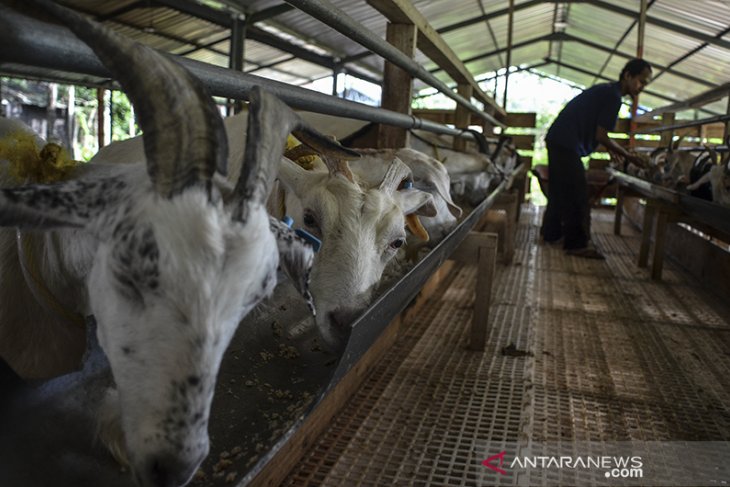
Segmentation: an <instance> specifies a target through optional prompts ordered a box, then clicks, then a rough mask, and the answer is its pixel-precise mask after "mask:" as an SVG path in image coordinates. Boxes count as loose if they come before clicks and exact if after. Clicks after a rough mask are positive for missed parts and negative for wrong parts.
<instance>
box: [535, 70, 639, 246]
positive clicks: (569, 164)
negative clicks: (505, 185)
mask: <svg viewBox="0 0 730 487" xmlns="http://www.w3.org/2000/svg"><path fill="white" fill-rule="evenodd" d="M650 79H651V66H650V65H649V63H647V62H646V61H644V60H643V59H632V60H631V61H629V62H628V63H626V66H624V68H623V70H622V71H621V75H620V76H619V80H618V81H617V82H614V83H603V84H599V85H595V86H593V87H591V88H588V89H587V90H585V91H584V92H583V93H581V94H580V95H578V96H576V97H575V98H573V99H572V100H570V101H569V102H568V104H567V105H565V107H564V108H563V110H562V111H561V112H560V114H558V117H557V118H556V119H555V121H554V122H553V124H552V125H551V126H550V129H549V130H548V132H547V135H546V136H545V143H546V145H547V150H548V173H549V178H550V184H549V185H548V204H547V208H546V209H545V216H544V218H543V224H542V229H541V232H542V237H543V239H544V240H545V242H558V241H559V240H560V239H564V240H563V248H564V249H565V251H566V253H567V254H570V255H576V256H579V257H587V258H593V259H603V258H604V257H603V255H602V254H601V253H600V252H599V251H598V250H597V249H596V248H595V247H594V246H592V245H590V207H589V202H588V185H587V183H586V175H585V168H584V167H583V162H582V161H581V157H583V156H587V155H589V154H590V153H591V152H593V151H594V150H595V149H596V147H597V146H598V144H599V143H600V144H603V146H604V147H605V148H606V149H608V152H610V153H611V155H612V156H613V157H614V158H616V159H618V160H622V159H628V160H630V161H634V162H639V163H640V161H639V160H638V158H637V156H636V155H634V154H631V153H629V152H628V151H627V150H626V149H624V148H623V147H621V146H620V145H619V144H617V143H616V142H615V141H613V140H611V139H610V138H609V137H608V132H609V131H611V130H613V128H614V126H615V125H616V120H617V117H618V111H619V108H621V97H623V96H624V95H631V96H632V97H634V96H637V95H638V94H639V93H640V92H641V91H642V90H643V89H644V87H645V86H646V85H647V84H648V83H649V80H650Z"/></svg>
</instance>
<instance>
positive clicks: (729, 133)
mask: <svg viewBox="0 0 730 487" xmlns="http://www.w3.org/2000/svg"><path fill="white" fill-rule="evenodd" d="M726 112H727V114H728V115H730V94H728V97H727V110H726ZM728 137H730V120H727V121H726V122H725V130H724V131H723V134H722V141H723V143H724V144H727V145H730V142H728Z"/></svg>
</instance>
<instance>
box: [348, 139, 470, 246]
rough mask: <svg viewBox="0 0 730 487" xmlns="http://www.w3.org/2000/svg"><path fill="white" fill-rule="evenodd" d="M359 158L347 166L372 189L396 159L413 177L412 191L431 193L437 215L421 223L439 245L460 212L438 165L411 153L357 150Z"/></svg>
mask: <svg viewBox="0 0 730 487" xmlns="http://www.w3.org/2000/svg"><path fill="white" fill-rule="evenodd" d="M357 152H359V153H360V154H361V156H362V157H361V158H360V159H357V160H355V161H351V162H350V163H349V165H350V168H351V169H352V170H353V172H354V173H355V174H357V176H358V178H359V179H360V180H362V181H367V182H368V184H370V185H374V184H376V183H377V182H379V181H382V179H383V177H384V175H385V171H386V170H387V165H388V164H389V163H390V161H392V160H394V159H396V158H398V159H400V160H401V161H403V163H404V164H405V165H406V166H408V167H409V168H410V170H411V172H412V174H413V187H414V188H416V189H420V190H421V191H425V192H427V193H430V194H431V196H432V197H433V202H434V206H435V207H436V215H434V216H432V217H422V218H420V222H421V223H422V224H423V227H424V229H425V230H426V232H427V234H428V235H429V237H430V241H431V243H432V244H436V243H438V242H439V241H440V240H441V239H443V238H444V237H445V236H446V235H447V234H448V233H449V232H450V231H451V229H453V228H454V226H455V225H456V222H457V219H458V218H459V217H460V216H461V208H459V207H458V206H457V205H456V204H455V203H454V202H453V200H452V199H451V194H450V192H449V186H450V180H449V173H448V172H447V171H446V168H445V167H444V165H443V164H441V163H440V162H439V161H437V160H436V159H434V158H433V157H429V156H428V155H426V154H424V153H423V152H419V151H417V150H414V149H408V148H404V149H357Z"/></svg>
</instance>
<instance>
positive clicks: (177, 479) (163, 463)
mask: <svg viewBox="0 0 730 487" xmlns="http://www.w3.org/2000/svg"><path fill="white" fill-rule="evenodd" d="M200 460H202V458H201V459H200ZM199 464H200V461H195V462H189V461H187V460H185V459H183V458H180V457H177V456H174V455H169V454H163V455H158V456H156V457H153V458H151V459H150V460H149V463H148V464H147V465H148V468H147V471H146V473H147V479H148V481H149V483H148V485H151V486H154V487H180V486H182V485H185V484H186V483H187V482H188V480H190V478H191V477H192V476H193V474H194V473H195V470H196V469H197V468H198V465H199Z"/></svg>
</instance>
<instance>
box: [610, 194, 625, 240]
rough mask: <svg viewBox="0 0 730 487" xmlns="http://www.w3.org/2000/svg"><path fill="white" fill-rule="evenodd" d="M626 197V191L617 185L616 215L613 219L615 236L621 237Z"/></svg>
mask: <svg viewBox="0 0 730 487" xmlns="http://www.w3.org/2000/svg"><path fill="white" fill-rule="evenodd" d="M625 197H626V191H625V190H624V188H623V187H622V186H621V185H620V184H617V185H616V213H615V214H614V217H613V234H614V235H621V220H622V219H623V216H624V198H625Z"/></svg>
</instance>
